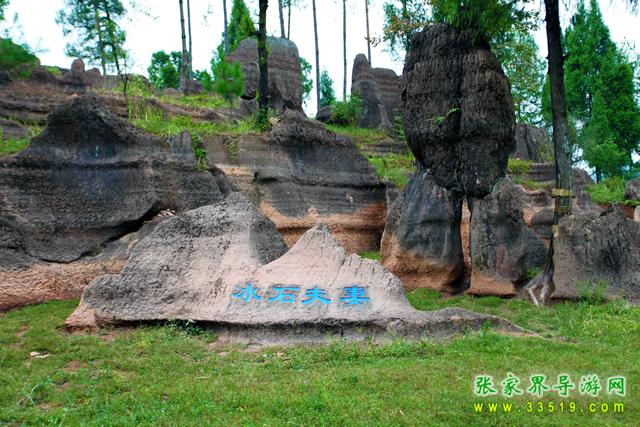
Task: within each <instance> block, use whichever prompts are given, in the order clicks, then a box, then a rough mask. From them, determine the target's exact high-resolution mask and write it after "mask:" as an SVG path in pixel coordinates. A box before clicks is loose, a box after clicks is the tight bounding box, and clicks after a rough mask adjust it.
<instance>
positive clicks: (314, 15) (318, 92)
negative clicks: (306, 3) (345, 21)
mask: <svg viewBox="0 0 640 427" xmlns="http://www.w3.org/2000/svg"><path fill="white" fill-rule="evenodd" d="M311 5H312V8H313V34H314V36H315V40H316V108H317V109H318V110H320V48H319V47H318V18H317V17H316V0H311Z"/></svg>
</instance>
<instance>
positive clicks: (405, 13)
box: [402, 0, 411, 50]
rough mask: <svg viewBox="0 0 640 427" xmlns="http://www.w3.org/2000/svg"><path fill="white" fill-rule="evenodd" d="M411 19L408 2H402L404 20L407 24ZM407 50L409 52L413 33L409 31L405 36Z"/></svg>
mask: <svg viewBox="0 0 640 427" xmlns="http://www.w3.org/2000/svg"><path fill="white" fill-rule="evenodd" d="M408 19H409V12H408V10H407V0H402V20H403V22H407V20H408ZM405 40H406V48H407V50H409V43H410V42H411V32H409V31H407V33H406V34H405Z"/></svg>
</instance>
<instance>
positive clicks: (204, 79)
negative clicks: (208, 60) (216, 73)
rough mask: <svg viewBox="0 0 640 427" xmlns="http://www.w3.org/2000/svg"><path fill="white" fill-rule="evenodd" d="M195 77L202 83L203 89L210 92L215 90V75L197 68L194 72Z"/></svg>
mask: <svg viewBox="0 0 640 427" xmlns="http://www.w3.org/2000/svg"><path fill="white" fill-rule="evenodd" d="M193 78H194V79H196V80H197V81H199V82H200V84H202V89H203V90H204V91H205V92H207V93H209V92H213V77H212V76H211V74H210V73H209V72H208V71H207V70H196V71H194V72H193Z"/></svg>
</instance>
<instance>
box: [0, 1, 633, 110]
mask: <svg viewBox="0 0 640 427" xmlns="http://www.w3.org/2000/svg"><path fill="white" fill-rule="evenodd" d="M122 1H123V3H124V5H125V7H126V8H127V10H128V14H127V17H126V19H125V20H124V21H123V22H122V26H123V28H124V29H125V31H126V33H127V42H126V44H125V47H126V48H127V49H128V50H129V52H130V54H131V57H132V67H131V69H132V72H135V73H139V74H144V75H147V72H146V69H147V67H148V66H149V63H150V60H151V54H152V53H153V52H156V51H158V50H165V51H167V52H169V51H172V50H177V51H179V50H180V49H181V38H180V14H179V6H178V0H122ZM385 1H388V0H370V1H369V4H370V6H369V9H370V10H369V20H370V28H371V33H372V36H375V37H381V36H382V27H383V12H382V5H383V4H384V3H385ZM364 2H365V0H347V64H348V65H347V72H348V75H347V92H348V91H349V90H350V86H351V66H352V64H353V59H354V58H355V56H356V55H357V54H358V53H365V54H366V50H367V44H366V41H365V35H366V25H365V12H364V4H365V3H364ZM231 3H232V0H227V4H228V5H227V7H228V8H229V13H230V10H231ZM246 3H247V5H248V6H249V9H250V10H251V11H252V13H253V14H254V17H255V19H254V20H255V22H257V8H258V0H246ZM299 3H302V4H303V7H299V8H296V9H294V10H293V13H292V18H291V40H292V41H293V42H295V43H296V45H297V46H298V49H299V52H300V56H302V57H304V58H305V59H307V61H309V63H311V64H312V65H313V66H314V67H315V44H314V34H313V16H312V10H311V0H302V1H300V2H299ZM561 3H566V2H561ZM576 3H577V2H576V1H575V0H572V1H570V2H569V4H570V8H569V9H568V10H567V9H566V8H565V9H563V10H561V14H562V22H563V24H564V25H565V26H566V24H567V23H568V21H569V17H570V16H571V13H572V12H573V10H574V9H575V4H576ZM185 4H186V1H185ZM599 4H600V8H601V10H602V13H603V17H604V20H605V23H606V24H607V25H608V26H609V29H610V31H611V36H612V38H613V40H614V41H615V42H616V43H618V44H619V45H620V44H621V43H623V42H625V41H626V42H627V43H630V44H631V45H632V46H635V47H636V51H640V30H639V29H640V14H638V15H633V14H631V13H630V12H629V11H628V9H627V7H626V1H625V0H604V1H600V2H599ZM305 5H306V6H305ZM316 6H317V16H318V32H319V45H320V69H321V70H322V69H327V70H328V71H329V74H330V75H331V77H332V78H333V80H334V82H335V84H334V87H335V89H336V94H337V95H338V96H339V97H340V96H341V94H342V81H343V71H342V70H343V68H342V67H343V65H342V2H341V1H339V0H316ZM63 7H64V1H63V0H11V1H10V3H9V7H8V8H7V10H6V13H5V16H6V18H7V21H6V22H5V23H3V25H1V26H0V29H2V30H3V31H4V30H7V29H8V30H9V31H10V32H9V34H10V35H11V36H12V37H14V38H17V39H18V40H19V41H21V42H26V43H27V44H28V45H29V46H31V47H32V48H33V49H35V51H36V54H37V55H38V57H39V58H40V59H41V61H42V63H43V64H45V65H57V66H60V67H65V68H68V67H69V66H70V64H71V61H72V58H68V57H66V55H65V54H64V46H65V43H66V42H67V41H68V40H69V38H67V39H65V37H64V36H63V34H62V28H61V26H59V25H58V24H56V22H55V16H56V13H57V11H58V10H60V9H62V8H63ZM533 7H535V8H537V9H538V10H540V11H541V12H543V3H542V1H541V0H540V2H539V4H535V5H534V6H533ZM14 16H17V21H15V22H14ZM191 20H192V37H193V62H194V64H193V65H194V69H198V70H199V69H205V68H207V69H208V68H209V61H210V60H211V57H212V52H213V51H214V49H215V48H216V46H217V45H218V44H219V43H220V40H221V38H222V31H223V13H222V0H191ZM279 28H280V27H279V18H278V2H277V1H275V0H272V1H270V2H269V8H268V16H267V29H268V32H269V34H270V35H276V36H277V35H279V33H280V29H279ZM535 36H536V41H537V43H538V45H539V47H540V52H541V55H542V56H543V57H544V56H546V50H547V49H546V37H545V33H544V22H542V24H541V28H540V29H539V30H538V31H537V32H536V34H535ZM385 49H386V47H385V46H384V45H383V44H380V45H379V46H375V47H372V55H371V56H372V63H373V66H374V67H384V68H391V69H393V70H394V71H395V72H396V73H398V74H400V73H401V72H402V62H401V61H394V60H393V58H392V57H391V55H390V54H389V53H388V52H386V50H385ZM312 77H313V78H314V79H315V69H314V72H313V73H312ZM315 105H316V102H315V89H314V90H313V91H312V93H311V98H310V99H309V100H308V102H307V103H306V108H305V109H306V111H307V113H309V114H313V113H315Z"/></svg>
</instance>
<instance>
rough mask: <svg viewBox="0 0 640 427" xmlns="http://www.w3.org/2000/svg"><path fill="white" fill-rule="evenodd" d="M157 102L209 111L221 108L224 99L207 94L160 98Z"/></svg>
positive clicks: (223, 104)
mask: <svg viewBox="0 0 640 427" xmlns="http://www.w3.org/2000/svg"><path fill="white" fill-rule="evenodd" d="M159 100H160V101H162V102H164V103H167V104H174V105H180V106H185V107H194V108H205V109H210V110H214V109H216V108H222V107H224V106H225V100H224V98H221V97H219V96H217V95H215V94H209V93H199V94H195V95H180V96H161V97H160V98H159Z"/></svg>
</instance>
